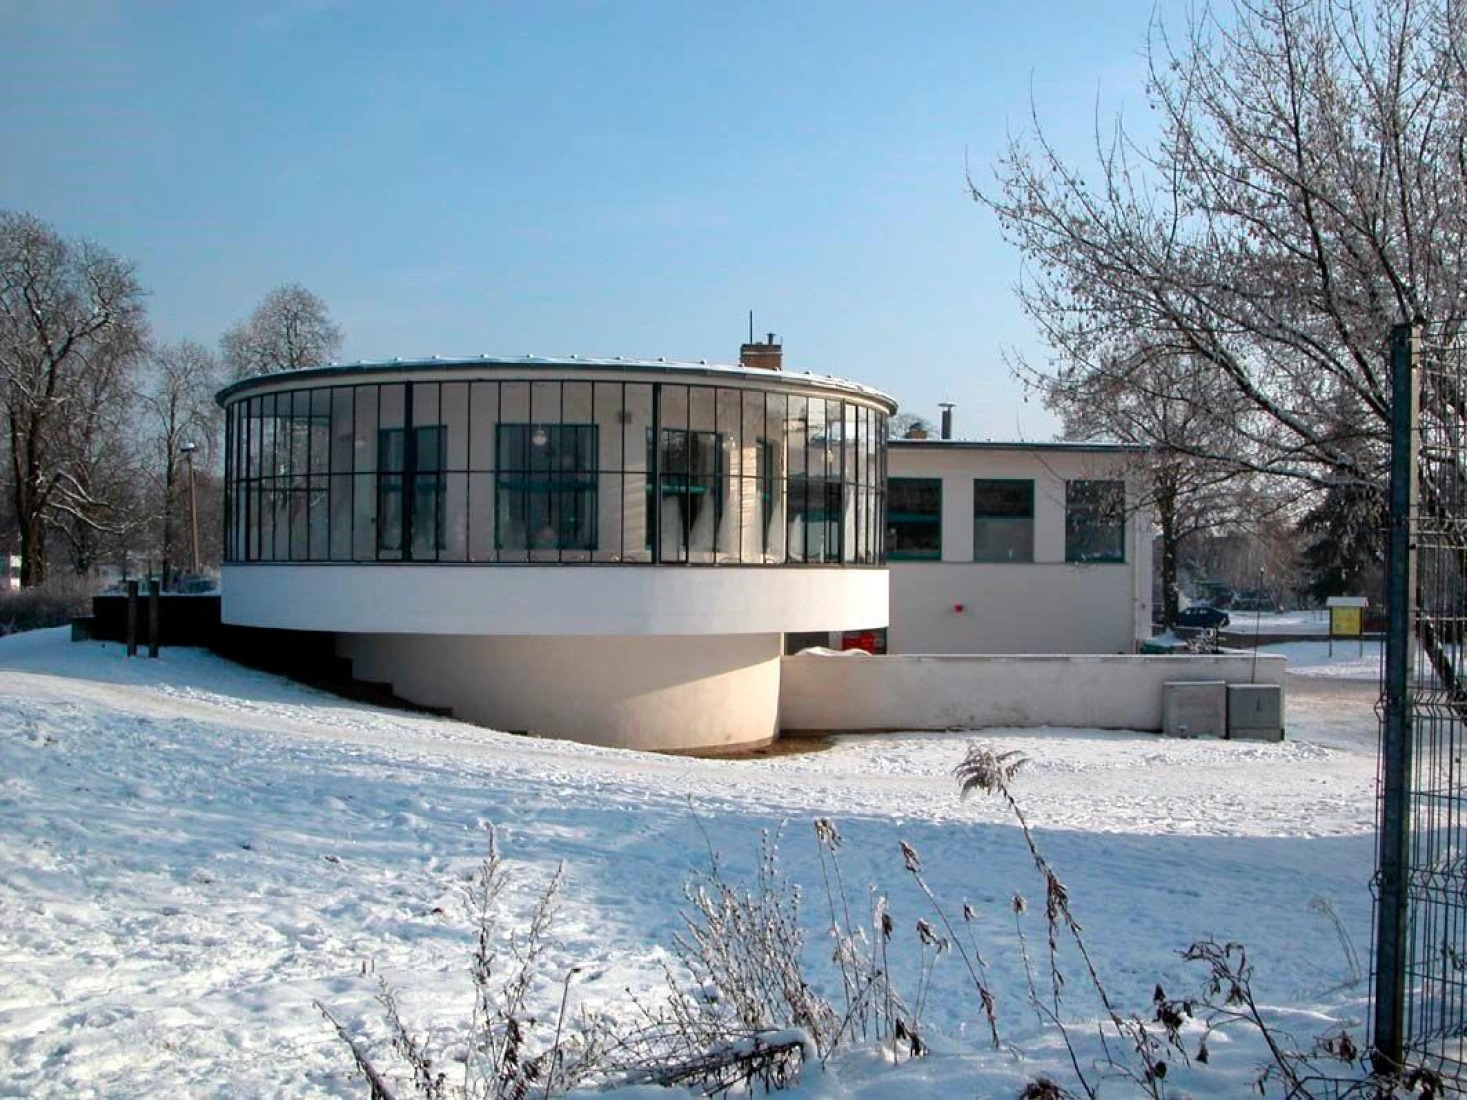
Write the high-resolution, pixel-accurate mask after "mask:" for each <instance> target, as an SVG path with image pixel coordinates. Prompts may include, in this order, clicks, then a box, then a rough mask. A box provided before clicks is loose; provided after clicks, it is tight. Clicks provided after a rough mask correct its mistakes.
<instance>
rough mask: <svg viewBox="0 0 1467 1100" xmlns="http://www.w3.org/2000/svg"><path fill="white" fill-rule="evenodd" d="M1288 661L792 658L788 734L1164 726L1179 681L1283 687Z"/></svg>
mask: <svg viewBox="0 0 1467 1100" xmlns="http://www.w3.org/2000/svg"><path fill="white" fill-rule="evenodd" d="M1284 667H1285V659H1284V658H1283V657H1278V656H1267V657H1265V656H1260V657H1258V658H1257V662H1256V667H1255V661H1254V658H1253V656H1252V654H1248V655H1234V654H1223V655H1216V656H1156V657H1152V656H1050V655H1040V656H1035V655H1018V656H947V655H942V656H886V657H873V656H870V655H867V654H859V655H843V656H823V655H812V654H796V655H795V656H793V657H786V658H784V660H783V662H782V666H781V676H780V692H779V704H780V726H781V728H783V729H785V730H796V731H798V730H810V731H815V730H849V731H855V730H940V729H983V728H986V727H990V726H1018V727H1031V726H1065V727H1074V728H1082V729H1089V728H1099V729H1135V730H1158V729H1161V726H1162V709H1161V708H1162V699H1161V696H1162V685H1163V684H1165V683H1167V682H1168V681H1171V680H1225V681H1227V682H1228V683H1234V684H1238V683H1243V684H1246V683H1259V684H1277V685H1279V686H1280V687H1282V686H1283V682H1284Z"/></svg>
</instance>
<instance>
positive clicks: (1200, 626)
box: [1176, 603, 1232, 630]
mask: <svg viewBox="0 0 1467 1100" xmlns="http://www.w3.org/2000/svg"><path fill="white" fill-rule="evenodd" d="M1231 621H1232V620H1230V619H1229V618H1228V613H1227V612H1226V611H1224V610H1223V609H1222V608H1220V607H1213V606H1211V605H1210V604H1205V603H1201V604H1193V605H1192V606H1191V607H1184V608H1182V610H1180V611H1178V612H1177V622H1176V625H1177V626H1184V627H1187V628H1189V629H1193V630H1219V629H1221V628H1222V627H1225V626H1227V625H1228V623H1229V622H1231Z"/></svg>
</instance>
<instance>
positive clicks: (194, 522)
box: [178, 443, 199, 576]
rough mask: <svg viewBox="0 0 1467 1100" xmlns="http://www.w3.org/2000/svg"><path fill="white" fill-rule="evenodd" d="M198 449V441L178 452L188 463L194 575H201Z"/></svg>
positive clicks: (189, 512)
mask: <svg viewBox="0 0 1467 1100" xmlns="http://www.w3.org/2000/svg"><path fill="white" fill-rule="evenodd" d="M198 449H199V445H198V444H197V443H184V444H181V445H180V446H179V448H178V453H179V454H181V455H183V459H184V461H185V462H187V463H188V516H189V528H190V535H191V539H190V549H191V551H192V560H193V573H194V576H198V575H199V498H198V494H197V492H196V491H195V490H194V452H195V451H197V450H198Z"/></svg>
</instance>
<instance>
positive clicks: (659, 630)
mask: <svg viewBox="0 0 1467 1100" xmlns="http://www.w3.org/2000/svg"><path fill="white" fill-rule="evenodd" d="M221 590H222V595H223V609H222V616H223V619H224V621H225V622H226V623H231V624H234V625H239V626H263V627H274V628H279V629H287V630H327V631H340V632H347V633H363V634H371V633H400V634H476V635H487V634H513V635H595V636H609V635H630V636H638V635H698V634H777V633H781V632H783V631H809V630H861V629H867V628H871V627H880V626H885V625H886V616H887V574H886V571H885V570H882V569H871V568H858V567H844V568H843V567H811V566H805V567H792V568H787V569H784V568H775V567H769V566H750V567H745V568H737V567H708V568H703V567H691V566H665V567H664V566H645V567H643V566H596V565H577V566H563V565H549V566H531V565H525V566H518V565H515V566H502V565H500V566H495V565H408V566H404V565H397V564H392V563H387V564H382V565H267V564H252V565H226V566H225V567H224V569H223V579H222V583H221Z"/></svg>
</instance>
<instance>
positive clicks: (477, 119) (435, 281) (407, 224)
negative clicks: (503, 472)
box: [0, 0, 1180, 439]
mask: <svg viewBox="0 0 1467 1100" xmlns="http://www.w3.org/2000/svg"><path fill="white" fill-rule="evenodd" d="M1151 14H1152V5H1151V3H1149V2H1140V0H1109V2H1107V3H1104V4H1097V3H1094V2H1083V0H1031V2H1030V3H1028V4H1024V5H1020V4H998V3H987V4H980V3H916V2H912V3H885V4H877V3H863V2H859V0H846V2H842V3H826V2H808V3H794V2H790V3H783V4H752V3H735V2H727V3H713V2H693V0H686V2H682V3H671V2H667V3H652V2H637V0H618V2H609V0H608V2H600V3H593V2H583V3H571V2H555V0H543V2H538V3H531V2H523V3H519V2H515V3H510V2H490V0H480V2H477V3H469V2H463V3H446V2H445V3H429V2H423V3H414V4H408V3H397V4H388V3H365V2H364V3H346V2H333V0H299V2H295V3H286V2H277V0H251V2H250V3H233V2H223V0H220V2H212V0H195V2H184V0H180V2H178V3H161V2H159V3H151V2H150V3H145V2H142V0H138V2H135V3H114V2H107V0H50V2H47V3H30V2H27V0H0V40H3V41H4V42H5V43H6V50H5V52H6V55H7V60H6V64H5V66H4V67H3V68H0V93H3V94H0V150H4V155H3V156H0V208H8V209H18V210H26V211H29V212H31V213H34V214H36V215H37V216H39V217H41V218H43V219H45V220H47V221H49V222H51V223H52V224H53V225H55V226H56V227H57V229H58V230H60V231H61V232H62V233H63V234H65V235H67V236H84V237H89V238H92V239H94V240H97V241H98V242H100V243H102V244H104V245H106V246H107V247H109V248H111V249H113V250H114V251H116V252H118V253H120V254H122V255H124V256H127V257H128V258H130V259H131V260H133V261H134V262H135V263H136V264H137V266H138V272H139V275H140V277H141V279H142V281H143V283H144V284H145V285H146V286H147V287H148V288H149V289H150V291H151V292H152V296H151V299H150V312H151V315H152V318H153V325H154V329H155V332H156V334H157V336H158V337H160V338H162V339H167V340H174V339H179V338H183V337H189V338H192V339H196V340H200V341H203V342H206V343H209V344H213V343H214V342H215V341H217V339H218V336H219V334H220V333H221V332H222V331H223V330H224V329H225V328H226V327H228V326H229V325H230V324H232V323H233V322H235V321H236V320H238V319H239V318H241V317H243V316H244V315H246V314H247V313H249V311H250V310H251V309H253V308H254V306H255V305H256V304H257V303H258V302H259V300H260V299H261V298H262V297H263V296H264V294H265V293H266V292H267V291H268V290H269V289H270V288H271V287H273V286H276V285H279V284H281V283H285V282H299V283H302V284H304V285H306V286H308V287H310V288H311V289H312V290H314V291H316V293H318V294H320V295H321V296H322V297H323V298H324V299H325V300H326V301H327V303H328V305H329V306H330V308H331V311H332V314H333V316H334V317H335V318H336V320H337V321H338V323H339V324H340V325H341V326H342V328H343V329H344V330H345V332H346V342H345V346H344V348H343V358H346V359H360V358H367V359H384V358H392V357H396V356H401V357H409V356H420V355H422V356H426V355H435V354H436V355H445V356H448V355H457V354H463V355H478V354H486V353H487V354H505V355H521V354H529V353H533V354H538V355H560V354H564V355H572V354H575V355H586V356H598V355H624V356H637V357H654V358H655V357H657V356H665V357H667V358H688V359H708V360H710V361H714V362H733V361H735V360H736V359H737V355H738V345H739V343H740V342H741V341H742V340H743V338H744V337H745V335H746V333H747V325H748V321H747V315H748V311H749V310H750V309H752V310H754V311H755V327H756V329H757V330H758V331H759V332H760V333H761V334H762V333H765V332H768V331H773V332H776V333H778V334H779V335H780V337H781V339H782V340H783V341H784V344H785V357H786V365H787V367H791V368H794V369H810V370H815V371H819V372H822V373H829V374H835V375H838V376H841V377H846V378H850V379H852V380H855V381H858V382H863V383H866V384H868V385H873V386H877V387H879V388H881V389H884V390H886V391H887V392H889V393H891V394H892V395H893V396H894V397H896V398H897V399H898V400H899V401H900V402H901V404H902V406H903V409H904V410H906V411H911V412H915V413H918V414H920V415H925V416H929V417H935V416H936V413H937V403H938V402H939V401H943V400H950V401H954V402H956V403H957V404H958V411H957V423H958V429H959V434H962V435H965V436H970V437H975V438H995V439H1007V438H1027V439H1044V438H1048V437H1049V436H1050V435H1052V433H1053V431H1054V427H1055V426H1054V423H1053V421H1052V420H1051V419H1050V418H1049V417H1048V416H1047V415H1046V414H1044V413H1043V412H1042V410H1040V409H1038V408H1037V407H1036V406H1035V405H1033V404H1028V405H1025V404H1023V403H1022V393H1021V390H1020V387H1019V386H1018V385H1017V384H1016V383H1014V382H1013V381H1012V380H1011V379H1010V377H1009V375H1008V371H1007V369H1006V367H1005V365H1004V362H1003V353H1004V350H1005V349H1006V348H1017V349H1021V350H1026V351H1028V352H1029V353H1030V354H1031V355H1038V356H1040V357H1042V355H1043V349H1042V347H1041V346H1040V345H1039V344H1038V343H1037V341H1036V338H1035V336H1034V335H1033V331H1032V328H1031V327H1030V325H1029V324H1028V322H1027V320H1026V319H1025V318H1024V317H1023V316H1022V315H1021V314H1020V312H1019V309H1018V305H1017V302H1016V301H1015V299H1014V297H1013V294H1012V289H1011V288H1012V286H1013V284H1014V283H1015V281H1016V280H1017V279H1018V278H1019V276H1020V271H1021V267H1020V260H1019V257H1018V255H1017V254H1016V253H1015V252H1013V251H1012V250H1011V249H1009V248H1008V247H1006V246H1005V245H1004V244H1003V242H1002V239H1001V237H1000V234H999V229H998V226H997V224H996V222H995V220H994V219H993V218H992V216H991V215H989V214H988V213H987V212H986V211H985V210H984V209H982V208H981V207H979V206H978V205H976V204H975V203H973V202H972V201H971V199H970V198H969V197H968V195H967V193H966V186H965V179H964V171H965V165H967V166H970V167H971V169H972V171H973V174H974V176H975V178H976V179H978V180H979V181H981V182H984V183H987V182H988V181H990V180H991V178H992V177H991V169H990V166H991V164H992V162H993V160H994V158H995V157H996V156H997V155H998V154H999V153H1000V152H1001V151H1002V149H1003V147H1004V144H1005V142H1006V138H1007V135H1008V134H1009V133H1010V132H1015V131H1018V130H1021V129H1023V128H1025V127H1026V126H1027V125H1028V115H1029V107H1030V101H1031V96H1032V99H1033V101H1034V102H1035V103H1036V104H1037V106H1038V108H1039V111H1040V114H1041V116H1042V117H1043V118H1044V120H1045V122H1046V125H1047V126H1049V127H1050V128H1051V129H1052V130H1053V132H1054V133H1055V134H1056V135H1057V136H1058V138H1059V140H1060V142H1061V143H1062V144H1063V145H1064V146H1065V147H1066V148H1068V149H1071V150H1073V151H1074V152H1076V153H1077V154H1083V153H1084V152H1085V150H1086V149H1087V148H1088V141H1089V136H1090V134H1091V133H1092V131H1093V124H1094V121H1095V118H1096V112H1097V109H1098V110H1099V111H1100V112H1101V114H1102V116H1103V117H1104V118H1107V119H1108V118H1110V117H1111V116H1112V115H1113V114H1114V113H1115V112H1116V111H1123V112H1124V113H1125V115H1126V117H1127V118H1128V119H1130V120H1136V121H1139V120H1140V119H1142V118H1144V116H1145V113H1146V111H1145V102H1144V97H1143V90H1142V82H1143V78H1144V64H1143V61H1142V58H1141V47H1142V44H1143V42H1144V38H1145V34H1146V29H1147V24H1148V21H1149V19H1150V17H1151ZM1179 14H1180V13H1179Z"/></svg>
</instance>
